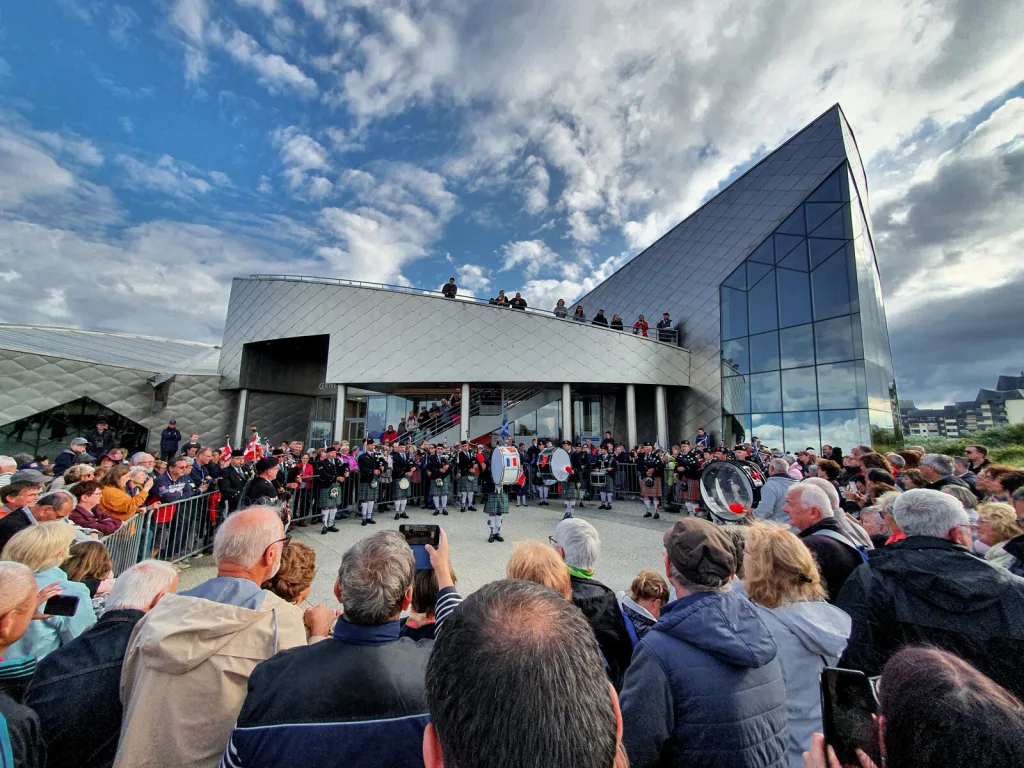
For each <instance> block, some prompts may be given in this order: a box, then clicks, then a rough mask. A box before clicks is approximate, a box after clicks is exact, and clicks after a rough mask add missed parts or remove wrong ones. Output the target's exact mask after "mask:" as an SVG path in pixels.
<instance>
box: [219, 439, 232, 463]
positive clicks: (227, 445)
mask: <svg viewBox="0 0 1024 768" xmlns="http://www.w3.org/2000/svg"><path fill="white" fill-rule="evenodd" d="M220 455H221V456H227V457H229V458H230V457H231V437H230V435H229V436H226V437H225V438H224V447H223V448H221V449H220Z"/></svg>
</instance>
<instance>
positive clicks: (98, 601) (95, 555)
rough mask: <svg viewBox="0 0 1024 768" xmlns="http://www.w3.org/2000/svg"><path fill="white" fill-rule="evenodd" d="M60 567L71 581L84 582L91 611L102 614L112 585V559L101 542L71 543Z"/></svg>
mask: <svg viewBox="0 0 1024 768" xmlns="http://www.w3.org/2000/svg"><path fill="white" fill-rule="evenodd" d="M60 567H61V570H63V571H64V572H65V573H66V574H67V575H68V578H69V579H71V581H77V582H78V583H79V584H85V586H86V587H87V588H88V589H89V596H90V598H91V600H92V609H93V611H94V612H95V614H96V615H97V616H102V615H103V611H104V610H105V609H106V605H107V595H108V594H109V593H110V590H111V588H112V587H113V586H114V561H113V560H112V559H111V558H110V552H108V551H107V548H106V546H105V545H104V544H103V542H100V541H79V542H76V543H74V544H72V545H71V549H70V550H69V552H68V559H67V560H65V561H64V562H63V563H61V566H60Z"/></svg>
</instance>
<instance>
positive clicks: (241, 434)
mask: <svg viewBox="0 0 1024 768" xmlns="http://www.w3.org/2000/svg"><path fill="white" fill-rule="evenodd" d="M248 409H249V390H248V389H240V390H238V415H237V416H236V417H235V446H234V447H235V448H245V445H246V443H247V442H248V441H247V440H246V439H245V412H246V411H247V410H248Z"/></svg>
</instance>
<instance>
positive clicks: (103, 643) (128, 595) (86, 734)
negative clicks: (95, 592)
mask: <svg viewBox="0 0 1024 768" xmlns="http://www.w3.org/2000/svg"><path fill="white" fill-rule="evenodd" d="M76 546H82V545H76ZM177 585H178V574H177V572H176V571H175V570H174V568H172V567H171V566H169V565H167V564H166V563H161V562H157V561H156V560H146V561H144V562H142V563H139V564H138V565H135V566H132V567H131V568H129V569H128V570H127V571H125V572H124V573H123V574H121V575H120V576H119V577H118V579H117V581H116V582H115V583H114V587H113V589H112V590H111V592H110V595H109V596H108V598H107V610H106V612H105V613H104V614H103V616H102V618H100V620H99V621H97V622H96V624H95V625H93V626H92V627H90V628H89V629H87V630H86V631H85V632H83V633H82V634H81V635H80V636H79V637H77V638H75V639H74V640H72V641H71V642H70V643H68V644H67V645H65V646H64V647H62V648H60V649H58V650H56V651H54V652H53V653H51V654H50V655H49V656H47V657H46V658H45V659H43V660H42V661H41V662H40V663H39V666H38V668H37V669H36V674H35V677H34V678H33V679H32V685H31V687H30V688H29V692H28V697H27V702H26V703H27V704H28V705H29V706H30V707H32V708H33V709H34V710H35V711H36V712H38V713H39V720H40V724H41V726H42V733H43V738H44V740H45V741H46V745H47V752H48V759H47V766H48V768H89V767H90V766H107V765H110V764H111V763H113V760H114V755H115V753H116V752H117V739H118V736H119V734H120V731H121V695H120V687H121V664H122V662H123V661H124V653H125V648H127V646H128V638H129V637H131V634H132V630H133V629H134V628H135V625H136V624H138V622H139V620H140V619H141V618H142V617H143V616H144V615H145V614H146V612H147V611H149V610H150V609H151V608H152V607H153V606H154V605H156V603H157V602H158V601H159V600H160V598H162V597H163V596H164V595H165V594H168V593H171V592H174V590H175V589H176V588H177Z"/></svg>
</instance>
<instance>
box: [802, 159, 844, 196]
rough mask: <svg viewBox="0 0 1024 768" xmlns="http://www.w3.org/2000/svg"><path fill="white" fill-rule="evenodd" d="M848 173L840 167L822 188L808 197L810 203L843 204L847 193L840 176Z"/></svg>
mask: <svg viewBox="0 0 1024 768" xmlns="http://www.w3.org/2000/svg"><path fill="white" fill-rule="evenodd" d="M840 173H843V174H845V173H846V167H845V166H840V167H839V168H838V169H837V170H836V172H835V173H833V174H832V175H831V176H829V177H828V178H827V179H825V181H823V182H822V183H821V186H820V187H818V188H817V189H816V190H814V191H813V192H812V193H811V194H810V195H809V196H808V197H807V202H809V203H829V202H843V201H845V200H846V193H845V192H844V190H843V185H842V182H841V181H840V180H839V174H840Z"/></svg>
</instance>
